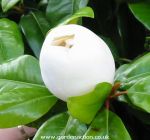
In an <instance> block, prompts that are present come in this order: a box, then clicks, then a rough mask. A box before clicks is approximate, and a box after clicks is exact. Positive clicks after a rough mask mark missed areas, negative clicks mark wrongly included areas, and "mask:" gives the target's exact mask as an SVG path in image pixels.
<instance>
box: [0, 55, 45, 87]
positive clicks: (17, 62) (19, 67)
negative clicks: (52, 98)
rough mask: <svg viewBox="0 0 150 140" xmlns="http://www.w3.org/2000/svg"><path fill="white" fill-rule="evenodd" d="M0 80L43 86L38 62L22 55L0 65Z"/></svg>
mask: <svg viewBox="0 0 150 140" xmlns="http://www.w3.org/2000/svg"><path fill="white" fill-rule="evenodd" d="M0 79H8V80H15V81H22V82H27V83H33V84H43V80H42V77H41V73H40V67H39V62H38V61H37V59H35V58H34V57H32V56H29V55H23V56H20V57H18V58H16V59H13V60H11V61H8V62H5V63H3V64H1V65H0Z"/></svg>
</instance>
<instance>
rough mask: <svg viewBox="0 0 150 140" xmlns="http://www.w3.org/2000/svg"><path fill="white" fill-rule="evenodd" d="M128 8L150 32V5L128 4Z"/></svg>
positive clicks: (141, 3) (140, 3)
mask: <svg viewBox="0 0 150 140" xmlns="http://www.w3.org/2000/svg"><path fill="white" fill-rule="evenodd" d="M129 8H130V10H131V12H132V13H133V14H134V16H135V17H136V18H137V19H138V20H139V21H140V22H141V23H142V24H143V25H144V26H145V27H146V28H147V29H149V30H150V3H149V2H138V3H133V4H129Z"/></svg>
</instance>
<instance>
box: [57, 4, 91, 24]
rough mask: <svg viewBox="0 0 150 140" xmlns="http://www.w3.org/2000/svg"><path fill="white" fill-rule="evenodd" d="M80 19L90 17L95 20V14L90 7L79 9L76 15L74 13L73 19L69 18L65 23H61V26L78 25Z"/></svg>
mask: <svg viewBox="0 0 150 140" xmlns="http://www.w3.org/2000/svg"><path fill="white" fill-rule="evenodd" d="M80 17H90V18H94V12H93V10H92V8H90V7H85V8H82V9H79V10H78V11H77V12H76V13H74V14H73V15H72V16H71V17H69V18H67V19H66V20H65V21H63V22H62V21H61V23H60V24H61V25H64V24H67V23H72V24H76V23H77V21H78V18H80Z"/></svg>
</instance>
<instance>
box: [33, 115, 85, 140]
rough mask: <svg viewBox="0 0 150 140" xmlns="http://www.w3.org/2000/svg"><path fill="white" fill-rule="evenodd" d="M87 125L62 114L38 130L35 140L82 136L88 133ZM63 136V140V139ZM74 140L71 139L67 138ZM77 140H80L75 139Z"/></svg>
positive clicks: (69, 139)
mask: <svg viewBox="0 0 150 140" xmlns="http://www.w3.org/2000/svg"><path fill="white" fill-rule="evenodd" d="M86 130H87V128H86V125H85V124H83V123H81V122H80V121H79V120H77V119H74V118H72V117H69V115H68V114H67V113H62V114H59V115H57V116H54V117H52V118H50V119H49V120H48V121H46V122H45V123H44V124H43V125H42V126H41V127H40V129H39V130H38V132H37V133H36V135H35V137H34V139H33V140H40V139H42V138H43V139H44V138H46V137H47V138H48V137H53V139H54V140H56V139H58V138H59V140H62V139H64V137H65V136H68V137H69V136H82V135H83V134H84V133H85V132H86ZM61 136H62V138H61ZM67 139H68V140H72V139H71V138H67ZM75 140H78V139H77V138H75Z"/></svg>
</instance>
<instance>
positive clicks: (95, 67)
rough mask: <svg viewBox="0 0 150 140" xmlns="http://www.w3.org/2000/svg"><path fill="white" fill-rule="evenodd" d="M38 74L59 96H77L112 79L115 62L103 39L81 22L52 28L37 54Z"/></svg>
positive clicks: (64, 98) (111, 81)
mask: <svg viewBox="0 0 150 140" xmlns="http://www.w3.org/2000/svg"><path fill="white" fill-rule="evenodd" d="M40 67H41V74H42V78H43V80H44V83H45V85H46V86H47V88H48V89H49V90H50V91H51V92H52V93H53V94H54V95H55V96H57V97H58V98H60V99H62V100H64V101H66V100H67V98H68V97H72V96H80V95H83V94H87V93H89V92H90V91H92V90H93V89H94V88H95V86H96V85H97V84H98V83H101V82H108V83H113V79H114V74H115V64H114V59H113V56H112V54H111V52H110V50H109V48H108V46H107V45H106V44H105V42H104V41H103V40H102V39H101V38H99V37H98V36H97V35H96V34H94V33H93V32H92V31H90V30H89V29H87V28H85V27H82V26H80V25H74V24H70V25H63V26H58V27H56V28H54V29H53V30H51V31H50V32H49V33H48V35H47V37H46V39H45V41H44V44H43V46H42V50H41V54H40Z"/></svg>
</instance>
